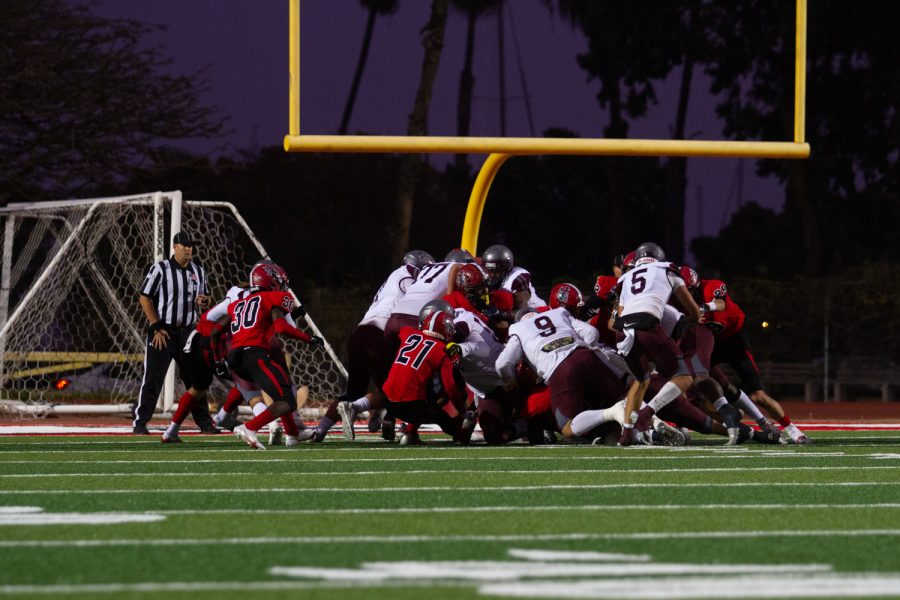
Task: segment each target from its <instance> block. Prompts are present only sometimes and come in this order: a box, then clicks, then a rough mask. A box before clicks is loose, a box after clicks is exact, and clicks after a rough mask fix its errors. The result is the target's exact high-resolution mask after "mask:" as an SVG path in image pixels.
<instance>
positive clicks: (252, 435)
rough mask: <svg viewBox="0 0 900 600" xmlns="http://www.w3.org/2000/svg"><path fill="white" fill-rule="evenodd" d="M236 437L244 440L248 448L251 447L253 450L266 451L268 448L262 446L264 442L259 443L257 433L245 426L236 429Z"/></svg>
mask: <svg viewBox="0 0 900 600" xmlns="http://www.w3.org/2000/svg"><path fill="white" fill-rule="evenodd" d="M234 435H236V436H238V437H239V438H241V439H242V440H244V441H245V442H246V443H247V445H248V446H250V448H251V449H253V450H265V449H266V447H265V446H263V445H262V442H260V441H259V439H257V437H256V432H255V431H251V430H250V429H247V427H246V426H245V425H238V426H237V427H235V428H234Z"/></svg>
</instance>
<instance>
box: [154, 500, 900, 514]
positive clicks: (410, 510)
mask: <svg viewBox="0 0 900 600" xmlns="http://www.w3.org/2000/svg"><path fill="white" fill-rule="evenodd" d="M794 509H798V510H869V509H872V510H876V509H900V502H880V503H874V504H860V503H857V504H637V505H634V504H576V505H569V504H558V505H550V506H528V505H521V504H520V505H517V506H433V507H431V506H429V507H404V508H398V507H394V508H322V509H318V508H292V509H291V508H289V509H278V508H263V509H246V510H242V509H239V508H225V509H211V510H205V509H196V510H192V509H178V510H148V511H146V512H148V513H152V514H158V515H168V516H178V515H331V514H337V515H380V514H385V515H388V514H393V513H403V514H431V513H435V514H441V513H493V512H566V511H573V510H583V511H605V510H610V511H612V510H646V511H664V510H729V511H730V510H794Z"/></svg>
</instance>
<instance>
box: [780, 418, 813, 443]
mask: <svg viewBox="0 0 900 600" xmlns="http://www.w3.org/2000/svg"><path fill="white" fill-rule="evenodd" d="M784 432H785V433H786V434H788V435H789V436H791V441H792V442H794V443H795V444H811V443H812V440H811V439H809V438H808V437H806V434H805V433H803V432H802V431H800V428H799V427H797V426H796V425H794V424H793V423H791V424H790V425H788V426H787V427H785V428H784Z"/></svg>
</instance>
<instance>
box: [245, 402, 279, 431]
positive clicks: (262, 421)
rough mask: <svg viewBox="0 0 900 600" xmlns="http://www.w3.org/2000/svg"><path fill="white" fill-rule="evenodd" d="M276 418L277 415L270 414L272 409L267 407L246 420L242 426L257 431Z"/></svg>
mask: <svg viewBox="0 0 900 600" xmlns="http://www.w3.org/2000/svg"><path fill="white" fill-rule="evenodd" d="M276 418H277V417H276V416H275V415H273V414H272V411H270V410H269V409H268V408H267V409H266V410H264V411H263V412H261V413H259V415H258V416H256V417H253V418H252V419H250V421H248V422H247V424H246V425H245V426H244V427H246V428H247V429H249V430H250V431H259V430H260V429H262V428H263V427H265V426H266V425H268V424H269V423H271V422H272V421H274V420H275V419H276Z"/></svg>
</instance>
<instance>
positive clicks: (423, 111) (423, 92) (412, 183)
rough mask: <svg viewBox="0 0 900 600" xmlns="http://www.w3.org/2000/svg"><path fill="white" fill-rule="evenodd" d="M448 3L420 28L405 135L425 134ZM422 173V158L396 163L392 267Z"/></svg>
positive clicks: (436, 6)
mask: <svg viewBox="0 0 900 600" xmlns="http://www.w3.org/2000/svg"><path fill="white" fill-rule="evenodd" d="M449 2H450V0H432V2H431V16H430V17H429V19H428V23H426V24H425V27H423V28H422V46H423V48H424V49H425V57H424V59H423V60H422V71H421V74H420V75H419V88H418V90H417V91H416V100H415V104H414V105H413V111H412V112H411V113H410V115H409V124H408V125H407V130H406V134H407V135H411V136H413V135H426V134H427V133H428V109H429V107H430V106H431V95H432V92H433V90H434V78H435V76H436V75H437V70H438V65H439V64H440V62H441V53H442V51H443V50H444V31H445V30H446V29H447V11H448V7H449ZM421 172H422V155H421V154H407V155H405V156H404V157H403V160H402V162H401V163H400V176H399V181H398V182H397V202H396V206H395V212H394V214H395V217H394V218H395V228H396V231H395V232H394V236H393V238H394V248H393V252H392V253H391V256H392V259H393V262H394V264H399V263H400V259H401V258H402V257H403V254H404V253H405V252H406V251H407V250H408V249H409V229H410V225H411V224H412V213H413V204H414V200H415V192H416V186H417V185H418V183H419V177H420V176H421Z"/></svg>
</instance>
